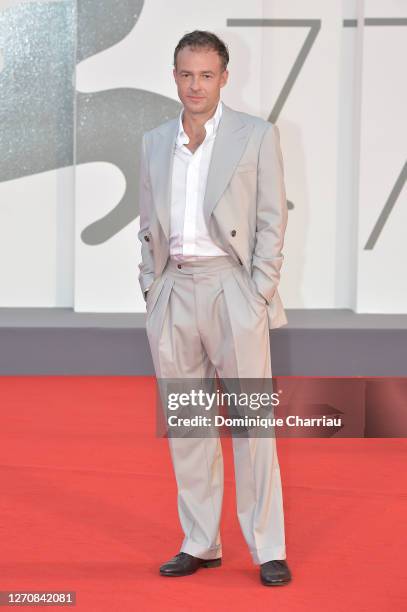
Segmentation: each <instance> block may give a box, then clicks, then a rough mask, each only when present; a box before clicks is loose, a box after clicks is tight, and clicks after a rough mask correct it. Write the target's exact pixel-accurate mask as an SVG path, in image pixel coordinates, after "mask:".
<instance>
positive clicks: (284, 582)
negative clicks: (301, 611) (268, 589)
mask: <svg viewBox="0 0 407 612" xmlns="http://www.w3.org/2000/svg"><path fill="white" fill-rule="evenodd" d="M260 581H261V583H262V584H263V585H264V586H284V585H285V584H289V583H290V582H291V578H288V580H276V581H275V582H266V581H265V580H263V579H262V578H260Z"/></svg>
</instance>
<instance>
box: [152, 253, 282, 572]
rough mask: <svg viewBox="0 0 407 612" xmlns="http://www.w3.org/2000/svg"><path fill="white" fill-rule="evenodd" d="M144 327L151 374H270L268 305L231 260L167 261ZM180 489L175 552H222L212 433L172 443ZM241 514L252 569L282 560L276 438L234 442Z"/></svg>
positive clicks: (217, 450) (217, 456)
mask: <svg viewBox="0 0 407 612" xmlns="http://www.w3.org/2000/svg"><path fill="white" fill-rule="evenodd" d="M146 308H147V319H146V330H147V336H148V340H149V344H150V349H151V354H152V358H153V363H154V368H155V372H156V376H157V378H163V379H178V378H181V379H182V378H205V379H206V378H208V379H210V378H213V377H214V376H215V371H216V373H217V374H218V376H219V378H236V379H238V378H258V379H263V378H271V376H272V373H271V361H270V342H269V326H268V317H267V310H266V303H265V301H264V299H263V298H262V296H260V295H259V293H258V292H257V290H256V287H255V285H254V282H253V281H252V279H251V278H250V276H249V275H248V274H247V272H246V271H245V269H244V268H243V267H242V266H240V265H239V264H238V263H236V262H235V261H234V259H233V258H232V257H229V256H219V257H205V258H200V259H199V260H196V261H190V262H184V263H181V264H179V263H178V262H176V261H175V260H173V259H169V260H168V262H167V265H166V268H165V269H164V271H163V273H162V275H161V276H160V277H158V278H157V279H155V281H154V283H153V285H152V286H151V288H150V290H149V292H148V294H147V304H146ZM169 445H170V452H171V457H172V462H173V467H174V472H175V477H176V481H177V487H178V512H179V518H180V522H181V526H182V529H183V531H184V541H183V543H182V546H181V551H183V552H187V553H189V554H191V555H194V556H195V557H200V558H201V559H214V558H217V557H220V556H221V555H222V545H221V539H220V533H219V524H220V517H221V508H222V497H223V457H222V447H221V443H220V439H219V437H218V436H216V437H201V438H185V437H184V438H174V437H171V438H169ZM233 453H234V467H235V478H236V496H237V513H238V518H239V522H240V526H241V529H242V532H243V535H244V537H245V539H246V542H247V544H248V547H249V550H250V552H251V555H252V558H253V562H254V563H255V564H261V563H265V562H266V561H270V560H272V559H285V558H286V550H285V535H284V512H283V499H282V490H281V477H280V466H279V462H278V457H277V449H276V440H275V438H274V437H261V438H259V437H257V438H256V437H255V438H251V437H234V438H233Z"/></svg>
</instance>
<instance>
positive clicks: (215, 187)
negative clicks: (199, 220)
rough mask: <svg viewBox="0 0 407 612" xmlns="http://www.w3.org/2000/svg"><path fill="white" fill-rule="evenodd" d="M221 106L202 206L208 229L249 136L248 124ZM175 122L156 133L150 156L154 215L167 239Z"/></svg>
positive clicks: (175, 134) (176, 131) (176, 120)
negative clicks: (155, 214) (212, 215)
mask: <svg viewBox="0 0 407 612" xmlns="http://www.w3.org/2000/svg"><path fill="white" fill-rule="evenodd" d="M222 104H223V108H222V116H221V119H220V122H219V126H218V130H217V133H216V137H215V142H214V144H213V149H212V157H211V162H210V165H209V170H208V177H207V182H206V191H205V197H204V204H203V208H204V217H205V221H206V223H207V226H208V228H209V220H210V217H211V214H212V212H213V209H214V208H215V206H216V204H217V203H218V201H219V199H220V198H221V196H222V194H223V192H224V191H225V189H226V187H227V186H228V184H229V182H230V180H231V178H232V176H233V172H234V169H235V167H236V165H237V164H238V162H239V160H240V158H241V157H242V155H243V152H244V150H245V147H246V144H247V141H248V139H249V136H250V133H251V124H250V123H249V122H246V121H244V119H243V118H242V117H241V115H240V114H239V113H237V112H236V111H234V110H232V109H231V108H229V107H228V106H226V105H225V104H224V103H222ZM178 120H179V119H178V117H176V118H175V119H173V120H172V121H170V122H169V123H167V124H165V126H163V127H162V129H161V130H159V131H158V133H157V135H156V138H157V140H156V141H155V142H154V145H153V147H152V153H151V157H150V172H151V179H152V189H153V193H154V202H155V206H156V213H157V217H158V219H159V221H160V223H161V226H162V228H163V231H164V234H165V236H166V238H167V240H169V232H170V206H171V187H172V169H173V162H174V147H175V141H176V138H177V134H178Z"/></svg>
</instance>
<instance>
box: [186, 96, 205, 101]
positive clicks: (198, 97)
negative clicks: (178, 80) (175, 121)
mask: <svg viewBox="0 0 407 612" xmlns="http://www.w3.org/2000/svg"><path fill="white" fill-rule="evenodd" d="M187 98H188V99H189V100H203V99H204V98H202V96H187Z"/></svg>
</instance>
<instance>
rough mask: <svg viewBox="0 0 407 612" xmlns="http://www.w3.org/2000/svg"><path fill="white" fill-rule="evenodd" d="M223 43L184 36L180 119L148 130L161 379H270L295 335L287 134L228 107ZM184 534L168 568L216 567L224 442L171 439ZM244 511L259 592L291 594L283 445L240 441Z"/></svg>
mask: <svg viewBox="0 0 407 612" xmlns="http://www.w3.org/2000/svg"><path fill="white" fill-rule="evenodd" d="M228 60H229V55H228V50H227V47H226V45H225V44H224V43H223V42H222V41H221V40H220V39H219V38H218V37H217V36H215V35H214V34H212V33H209V32H205V31H198V30H197V31H194V32H191V33H189V34H186V35H185V36H184V37H183V38H182V39H181V40H180V41H179V43H178V45H177V47H176V49H175V52H174V70H173V74H174V79H175V82H176V85H177V89H178V96H179V98H180V100H181V102H182V104H183V109H182V111H181V113H180V115H179V117H177V118H175V119H173V120H170V121H167V122H166V123H164V124H162V125H160V126H158V127H157V128H155V129H153V130H150V131H149V132H146V133H145V134H144V137H143V147H142V156H141V166H140V202H139V204H140V232H139V234H138V237H139V240H140V241H141V244H142V263H141V264H140V275H139V282H140V285H141V289H142V291H143V292H144V295H145V299H146V308H147V318H146V329H147V335H148V339H149V343H150V348H151V353H152V357H153V362H154V367H155V371H156V375H157V378H158V377H160V379H164V378H165V379H182V378H185V379H186V378H189V377H192V378H197V379H201V378H202V379H211V378H212V377H213V376H214V373H215V372H216V373H217V374H218V376H219V377H222V378H230V379H233V378H235V379H240V378H257V379H267V378H271V376H272V375H271V363H270V343H269V327H271V328H276V327H280V326H282V325H284V324H286V322H287V319H286V316H285V313H284V309H283V305H282V303H281V299H280V297H279V294H278V291H277V285H278V283H279V279H280V268H281V265H282V262H283V254H282V252H281V249H282V247H283V241H284V233H285V228H286V224H287V203H286V195H285V187H284V173H283V160H282V155H281V150H280V144H279V131H278V128H277V127H276V126H275V125H273V124H271V123H269V122H266V121H264V120H262V119H260V118H258V117H254V116H252V115H249V114H246V113H241V112H237V111H234V110H232V109H231V108H229V107H228V106H226V105H225V104H224V103H223V102H221V100H220V90H221V88H222V87H224V86H225V85H226V83H227V80H228V70H227V64H228ZM169 444H170V451H171V457H172V461H173V466H174V471H175V476H176V480H177V485H178V511H179V518H180V522H181V525H182V528H183V531H184V536H185V537H184V541H183V543H182V546H181V550H180V552H179V553H178V554H176V555H175V557H173V558H172V559H171V560H170V561H168V562H167V563H164V565H162V566H161V568H160V574H161V575H163V576H184V575H187V574H191V573H193V572H195V571H197V570H198V569H199V568H201V567H217V566H219V565H220V564H221V556H222V548H221V540H220V534H219V524H220V515H221V506H222V495H223V459H222V450H221V444H220V440H219V436H214V437H201V438H177V437H171V438H170V439H169ZM233 451H234V465H235V474H236V490H237V511H238V517H239V522H240V525H241V528H242V531H243V534H244V537H245V539H246V541H247V544H248V546H249V549H250V552H251V554H252V557H253V561H254V563H255V564H256V565H259V566H260V579H261V581H262V583H263V584H264V585H267V586H273V585H281V584H286V583H287V582H289V581H290V580H291V573H290V570H289V568H288V566H287V562H286V550H285V535H284V514H283V501H282V492H281V479H280V468H279V463H278V458H277V452H276V444H275V438H274V437H271V438H270V437H263V438H255V439H253V438H250V436H247V437H236V438H235V437H234V438H233Z"/></svg>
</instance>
